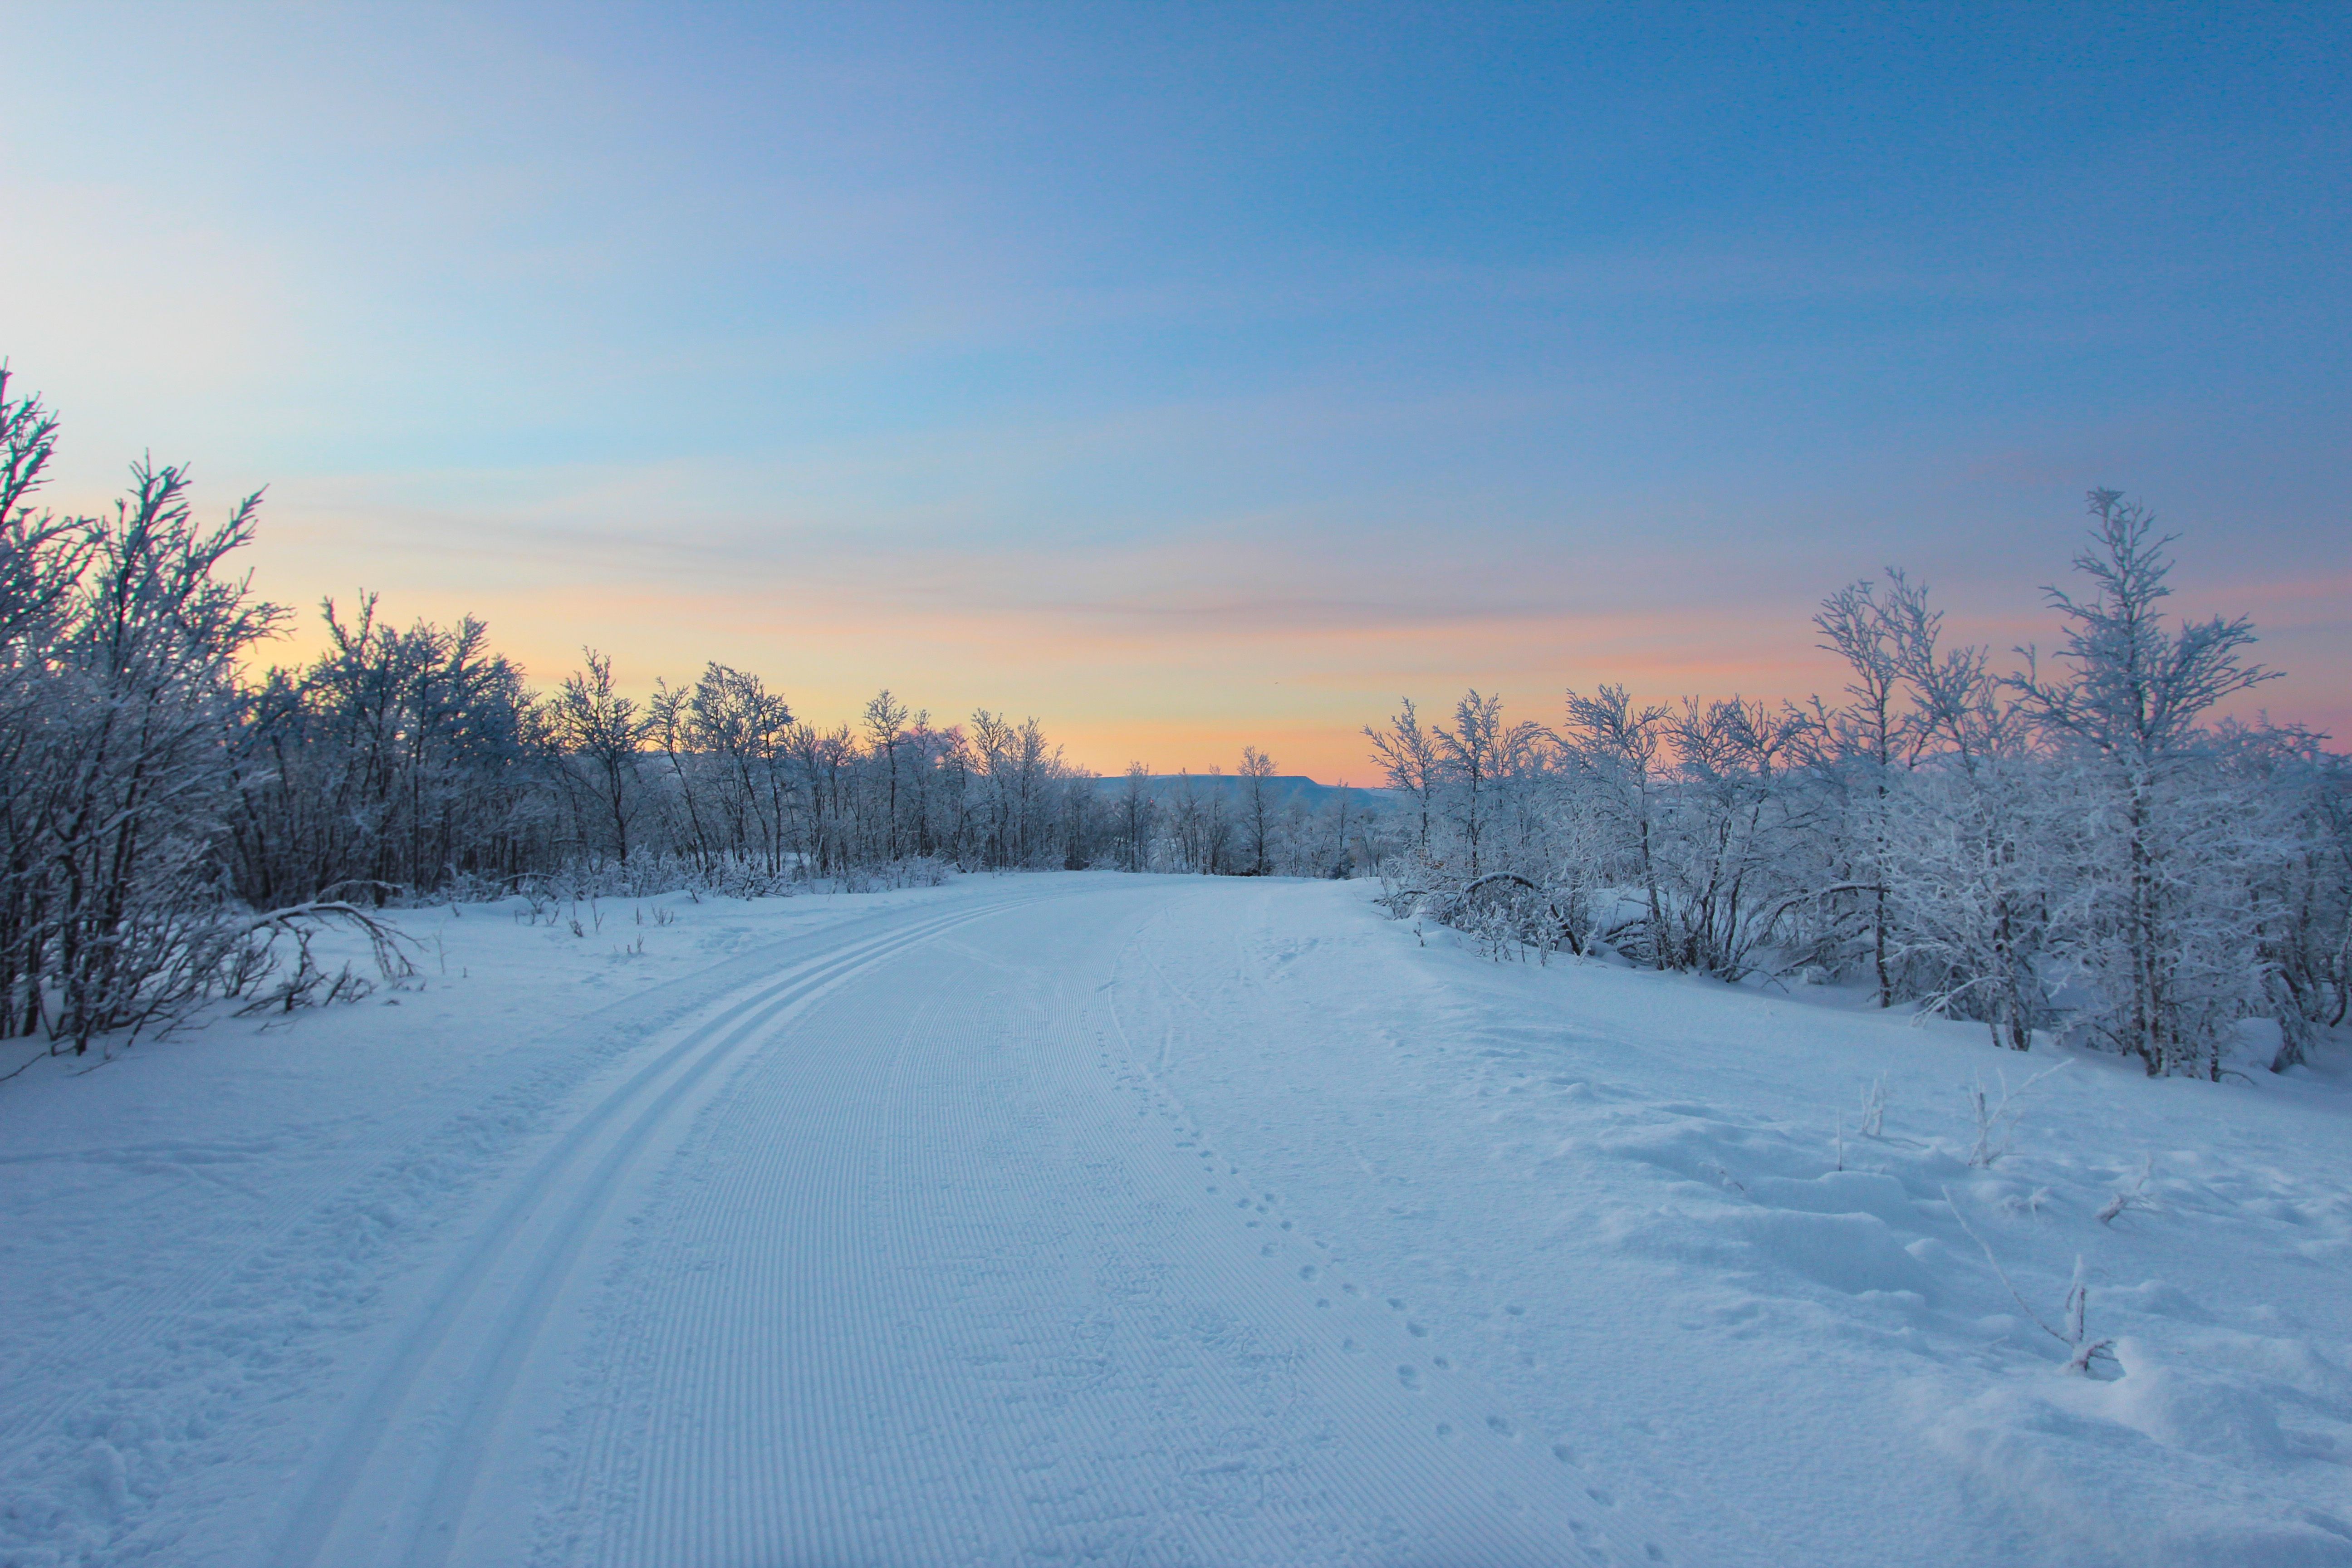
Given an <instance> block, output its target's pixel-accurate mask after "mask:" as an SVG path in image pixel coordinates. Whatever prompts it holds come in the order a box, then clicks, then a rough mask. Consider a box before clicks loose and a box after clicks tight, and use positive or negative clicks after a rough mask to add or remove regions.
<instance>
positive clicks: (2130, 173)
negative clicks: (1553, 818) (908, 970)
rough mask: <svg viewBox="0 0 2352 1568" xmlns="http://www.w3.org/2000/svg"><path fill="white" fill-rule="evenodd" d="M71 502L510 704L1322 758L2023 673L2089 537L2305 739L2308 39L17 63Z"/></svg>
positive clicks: (2318, 126) (1576, 27) (737, 51)
mask: <svg viewBox="0 0 2352 1568" xmlns="http://www.w3.org/2000/svg"><path fill="white" fill-rule="evenodd" d="M8 26H9V35H10V42H9V47H7V48H6V49H5V50H0V201H5V204H6V205H5V210H7V211H8V212H9V213H10V214H11V215H12V216H11V221H10V222H9V223H8V225H7V226H6V238H5V242H0V353H5V354H7V355H8V356H9V357H10V358H11V359H12V361H13V362H14V364H15V367H16V370H17V372H18V373H19V374H21V375H22V376H23V377H24V378H25V380H26V383H28V384H32V385H35V386H37V387H39V388H41V389H42V390H43V391H44V392H45V393H46V394H47V396H48V397H49V399H50V401H51V402H53V403H54V404H55V405H58V407H60V408H61V409H62V410H63V412H64V413H65V415H66V416H67V418H68V450H67V453H66V459H67V460H66V467H65V470H64V473H63V475H62V477H61V480H60V489H59V494H58V500H75V501H77V502H79V501H82V500H92V501H94V500H96V499H97V498H98V497H99V496H100V495H101V494H102V493H103V491H104V490H105V489H106V488H107V487H108V486H110V485H111V484H112V483H113V482H114V480H115V479H116V478H117V476H118V475H119V474H120V471H121V464H122V463H123V462H124V461H125V460H127V458H129V457H130V456H131V455H133V454H135V453H136V452H138V451H139V450H141V449H144V448H152V449H153V450H154V451H155V452H156V453H157V455H158V456H159V457H166V458H192V459H194V462H195V463H196V465H197V474H198V477H199V479H200V480H201V481H202V482H203V484H204V485H205V489H207V491H208V492H210V493H212V494H214V495H215V496H216V497H217V499H218V500H221V501H223V502H225V501H226V499H227V498H228V496H229V495H230V493H231V492H233V491H240V490H243V489H251V488H253V487H255V486H257V485H260V484H264V483H267V484H268V485H269V486H270V502H269V505H268V510H267V512H266V518H267V521H266V524H265V532H264V536H263V539H262V542H260V544H259V545H258V546H257V550H256V552H255V557H254V565H255V567H256V572H257V580H258V581H259V582H260V583H261V584H262V585H263V586H264V587H265V588H266V589H267V590H268V592H270V593H271V594H272V595H275V596H277V597H279V598H281V599H284V600H288V601H290V602H294V603H300V604H307V603H310V602H311V601H313V600H315V599H316V598H317V597H318V596H319V595H321V594H324V593H329V592H334V593H337V594H340V595H345V596H348V595H350V594H351V593H352V591H353V590H354V589H356V588H358V587H360V586H369V587H374V588H379V589H381V590H383V593H384V595H385V601H386V605H387V607H388V608H389V609H390V610H391V611H392V612H394V614H396V615H400V616H407V615H411V614H425V615H431V616H436V617H444V618H446V617H447V616H454V615H456V614H457V613H459V612H460V611H463V610H467V609H472V610H475V611H477V612H478V613H480V614H483V615H485V616H487V617H488V618H489V619H490V621H491V623H492V625H493V628H494V631H495V632H496V633H497V635H498V637H499V640H500V641H501V642H502V643H503V644H505V645H506V646H508V647H513V648H515V649H516V650H517V651H518V652H519V653H520V654H521V655H522V657H523V658H525V660H526V662H527V663H528V664H529V665H530V668H531V669H532V670H533V672H534V674H535V675H537V676H539V677H540V678H541V679H553V678H554V677H556V676H558V675H560V674H561V673H562V668H564V666H565V661H566V659H567V658H569V657H571V656H572V650H573V649H574V648H576V646H577V645H578V644H580V643H582V642H594V643H596V644H598V645H599V646H601V647H606V648H609V649H610V650H612V651H613V652H614V654H615V656H616V660H617V663H618V666H619V668H620V669H621V670H622V671H623V673H624V674H625V676H627V677H629V678H630V679H634V680H636V681H638V682H640V683H649V682H650V680H651V679H652V678H653V676H654V675H656V674H663V673H666V674H668V675H670V676H672V677H673V678H675V677H677V676H678V675H681V674H687V673H690V672H691V671H692V670H693V669H694V668H697V667H698V664H699V663H700V661H701V660H702V659H704V658H721V659H726V660H729V661H730V662H735V663H738V664H742V665H745V666H749V667H752V668H760V669H761V670H762V671H764V672H765V673H767V674H768V675H769V676H770V678H771V679H773V680H775V681H777V682H778V683H780V684H781V685H782V686H783V687H784V688H785V689H787V690H788V691H789V692H792V693H793V694H794V695H795V696H796V697H797V698H798V699H799V700H800V702H801V705H802V706H803V708H804V709H806V710H809V711H810V712H811V713H813V714H814V715H816V716H819V717H827V716H832V715H835V714H839V713H844V712H845V711H846V710H848V709H849V708H850V707H851V705H852V704H853V703H855V702H856V700H859V699H861V698H862V696H863V695H864V694H865V693H866V692H867V691H870V690H871V689H873V688H874V687H876V686H878V685H883V684H887V685H890V686H892V687H894V688H896V689H898V690H900V691H901V692H903V693H907V694H909V695H912V696H913V697H915V698H916V700H919V701H924V702H929V703H930V704H931V705H933V706H934V707H936V708H938V709H940V710H942V711H943V712H947V713H956V712H961V711H962V710H967V709H968V708H969V707H970V706H971V705H972V704H974V703H982V702H984V703H986V704H988V705H989V706H991V707H1009V708H1011V709H1013V710H1015V711H1016V712H1034V713H1036V714H1038V715H1039V716H1040V717H1042V718H1043V719H1045V721H1046V722H1047V724H1048V727H1049V729H1052V730H1053V731H1055V732H1056V733H1059V734H1062V735H1065V736H1066V737H1067V738H1068V739H1069V741H1070V742H1071V746H1072V750H1073V752H1075V753H1076V754H1077V755H1079V756H1080V757H1081V758H1082V759H1083V760H1085V761H1087V762H1090V763H1095V764H1096V765H1098V766H1102V767H1106V768H1113V767H1117V766H1119V765H1121V764H1123V763H1125V762H1126V761H1127V760H1128V759H1129V757H1140V758H1143V759H1145V760H1148V761H1150V762H1152V763H1155V765H1159V766H1161V767H1164V768H1172V767H1174V766H1177V765H1180V764H1181V765H1192V766H1194V767H1200V766H1205V765H1207V764H1209V763H1213V762H1220V761H1223V762H1228V763H1229V762H1230V753H1233V752H1237V751H1238V749H1239V746H1240V744H1241V743H1242V742H1244V741H1245V740H1255V741H1257V742H1260V743H1262V744H1267V745H1268V746H1269V747H1270V749H1272V750H1273V751H1274V752H1275V754H1276V757H1277V759H1279V760H1281V761H1283V762H1284V763H1285V765H1286V767H1288V766H1295V767H1297V768H1299V769H1300V770H1302V771H1311V772H1314V773H1318V774H1319V775H1321V776H1325V777H1331V776H1336V775H1338V774H1339V773H1349V774H1350V775H1352V776H1358V777H1361V776H1363V773H1364V768H1363V765H1362V763H1361V761H1360V743H1359V742H1356V741H1355V740H1354V739H1353V738H1352V737H1353V733H1354V729H1355V726H1356V725H1357V724H1358V723H1360V722H1361V721H1364V720H1366V719H1372V718H1377V717H1379V716H1380V715H1381V714H1382V713H1384V712H1386V711H1388V710H1389V709H1390V707H1391V706H1392V704H1393V699H1394V697H1395V696H1396V695H1397V694H1398V693H1399V692H1401V691H1410V692H1412V693H1414V694H1416V695H1419V696H1421V697H1422V698H1423V700H1425V701H1434V700H1439V699H1442V698H1446V697H1449V696H1450V695H1451V694H1452V693H1453V692H1454V691H1456V690H1458V689H1460V688H1461V687H1462V686H1464V685H1467V684H1476V685H1479V686H1481V687H1482V688H1495V687H1499V688H1501V689H1503V690H1504V691H1505V692H1506V693H1507V695H1508V696H1509V697H1510V698H1511V699H1512V700H1513V702H1514V704H1515V706H1516V707H1517V710H1519V711H1520V712H1522V713H1523V714H1525V715H1527V716H1532V717H1538V718H1548V717H1550V716H1552V715H1553V713H1554V712H1555V710H1556V709H1557V705H1558V699H1559V689H1560V688H1561V687H1563V686H1566V685H1570V684H1575V685H1585V686H1589V685H1590V684H1591V683H1592V682H1593V681H1595V680H1599V679H1612V678H1613V679H1626V680H1629V681H1630V682H1632V683H1633V685H1634V686H1635V687H1636V688H1637V689H1642V690H1644V691H1646V692H1648V693H1650V694H1653V695H1657V696H1664V697H1672V696H1679V695H1682V694H1684V693H1685V692H1695V691H1705V692H1709V693H1717V694H1719V693H1724V692H1727V691H1729V690H1731V689H1740V690H1743V691H1746V692H1748V693H1749V694H1755V695H1766V696H1783V695H1787V696H1801V695H1802V694H1803V693H1804V692H1805V691H1807V690H1809V689H1815V688H1823V689H1826V688H1827V687H1829V686H1832V685H1833V684H1834V675H1833V672H1832V670H1830V668H1828V666H1827V665H1826V664H1824V663H1823V662H1822V657H1821V656H1820V655H1819V654H1818V653H1816V652H1815V651H1814V650H1812V649H1811V646H1810V645H1811V637H1810V635H1809V632H1808V628H1807V626H1806V620H1807V616H1808V615H1809V614H1810V611H1811V605H1812V604H1813V602H1814V601H1815V600H1816V599H1818V598H1819V597H1820V595H1822V594H1823V593H1826V592H1828V591H1829V590H1830V589H1832V588H1834V587H1835V586H1836V585H1837V584H1839V583H1841V582H1843V581H1844V580H1846V579H1848V578H1850V577H1853V576H1858V575H1865V574H1871V573H1873V572H1874V570H1876V569H1877V568H1878V567H1880V566H1881V565H1883V564H1885V563H1890V562H1892V563H1899V564H1905V565H1907V566H1908V567H1909V568H1910V569H1911V570H1912V571H1913V572H1914V574H1915V575H1918V576H1923V577H1925V578H1927V580H1928V581H1930V582H1931V583H1933V584H1936V585H1937V589H1938V591H1939V594H1940V596H1941V597H1942V598H1943V599H1944V601H1945V602H1946V603H1947V605H1948V606H1949V607H1950V609H1951V611H1952V616H1953V623H1954V625H1955V627H1956V629H1958V630H1959V631H1961V632H1962V633H1963V634H1965V635H1969V636H1971V637H1978V638H1980V639H1982V640H1990V641H1993V642H1996V643H1998V644H2000V645H2001V646H2004V647H2006V646H2007V645H2008V644H2010V643H2011V642H2015V641H2019V640H2021V639H2024V638H2027V637H2041V638H2042V640H2043V641H2045V642H2047V641H2048V640H2049V638H2050V632H2049V630H2048V621H2047V617H2046V616H2044V615H2043V614H2042V612H2041V611H2040V609H2039V607H2038V594H2037V589H2038V587H2039V585H2040V584H2043V583H2046V582H2050V581H2053V580H2054V579H2055V578H2057V577H2058V576H2059V575H2060V574H2063V572H2064V570H2065V563H2066V559H2067V557H2068V556H2069V555H2070V554H2071V553H2072V551H2073V548H2074V541H2075V539H2076V538H2077V536H2078V532H2079V526H2080V497H2081V493H2082V492H2083V491H2084V489H2088V488H2090V487H2091V486H2093V485H2098V484H2105V485H2115V486H2117V487H2120V488H2123V489H2127V490H2129V491H2131V492H2132V493H2134V494H2135V495H2137V496H2138V497H2141V498H2143V499H2145V500H2147V501H2148V502H2149V503H2150V504H2151V505H2153V506H2154V507H2155V508H2156V509H2157V510H2158V512H2159V514H2160V515H2161V516H2162V517H2163V518H2164V519H2165V520H2166V521H2168V523H2169V524H2170V525H2171V526H2173V527H2175V528H2177V529H2178V530H2179V531H2181V532H2182V533H2183V534H2184V536H2185V537H2184V538H2183V540H2182V542H2181V544H2180V546H2179V554H2180V557H2181V563H2182V564H2181V569H2180V572H2179V578H2178V584H2179V590H2180V596H2179V601H2178V602H2179V605H2180V607H2181V608H2183V609H2184V610H2189V611H2198V612H2202V611H2210V610H2217V609H2218V610H2226V611H2231V612H2236V611H2246V612H2249V613H2252V615H2254V616H2255V617H2256V618H2257V621H2258V623H2259V624H2260V625H2261V626H2262V627H2263V630H2264V632H2265V643H2264V647H2263V653H2264V655H2265V657H2267V658H2270V659H2271V660H2272V661H2273V662H2274V663H2276V664H2279V665H2282V666H2284V668H2287V669H2288V670H2289V672H2290V679H2287V680H2285V681H2282V682H2278V683H2276V684H2274V685H2273V686H2272V687H2270V688H2268V689H2266V690H2265V692H2264V694H2263V696H2264V700H2266V701H2267V702H2268V703H2269V704H2270V706H2271V707H2272V709H2273V711H2274V712H2276V713H2278V714H2280V715H2281V716H2285V717H2294V718H2298V719H2305V720H2309V721H2316V722H2321V723H2324V724H2326V725H2329V726H2331V727H2334V728H2336V729H2337V730H2339V731H2343V730H2347V729H2352V697H2347V689H2352V679H2347V677H2352V595H2348V591H2352V551H2348V550H2347V543H2346V540H2347V536H2348V535H2352V528H2347V523H2352V500H2347V479H2352V456H2347V452H2352V444H2347V440H2346V434H2347V430H2352V417H2347V416H2352V374H2347V342H2352V330H2347V329H2352V319H2347V318H2352V303H2347V301H2352V288H2347V283H2352V278H2347V260H2346V257H2347V239H2352V222H2348V221H2347V174H2352V112H2347V100H2346V95H2347V88H2346V86H2345V83H2346V82H2347V79H2352V58H2347V57H2352V47H2347V46H2352V17H2347V14H2346V13H2345V11H2344V10H2343V9H2342V7H2341V6H2333V7H2321V6H2312V7H2306V8H2294V7H2263V6H2242V7H2228V8H2223V7H2187V6H2168V7H2147V8H2138V7H2126V6H2097V7H2091V6H2084V7H2065V6H2053V5H2034V6H2000V5H1970V6H1951V7H1934V8H1929V7H1838V6H1799V7H1779V8H1775V7H1748V6H1730V5H1723V6H1712V5H1710V6H1690V7H1672V8H1669V7H1624V6H1593V7H1566V6H1559V7H1535V6H1497V7H1483V8H1482V7H1465V6H1444V7H1440V6H1423V7H1401V6H1348V7H1341V6H1329V7H1322V6H1280V7H1244V6H1237V5H1220V6H1209V5H1197V6H1142V5H1134V6H1083V7H1082V6H1013V5H989V6H978V5H973V6H958V7H886V6H865V7H855V8H850V7H842V8H832V9H824V10H817V9H801V8H789V7H751V6H743V7H699V8H695V7H681V6H662V7H598V6H570V5H567V6H548V7H471V8H467V9H463V10H459V9H441V10H436V9H431V8H420V7H409V6H402V7H381V8H360V7H350V6H320V5H306V6H292V7H285V8H276V9H269V8H232V7H226V6H185V7H163V6H142V7H121V8H106V7H99V6H83V5H75V6H62V5H60V6H55V7H37V6H28V7H24V8H21V9H19V10H17V11H16V12H15V13H13V14H12V16H11V18H10V21H9V24H8Z"/></svg>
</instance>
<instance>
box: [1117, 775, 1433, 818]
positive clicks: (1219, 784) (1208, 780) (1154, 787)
mask: <svg viewBox="0 0 2352 1568" xmlns="http://www.w3.org/2000/svg"><path fill="white" fill-rule="evenodd" d="M1249 782H1250V781H1249V780H1247V779H1244V778H1242V777H1239V776H1238V775H1236V774H1234V773H1154V774H1152V775H1151V779H1150V784H1149V786H1148V787H1149V789H1150V795H1151V798H1152V799H1153V800H1155V801H1160V802H1166V801H1169V800H1172V799H1174V798H1175V797H1176V796H1177V795H1180V794H1181V793H1182V792H1183V789H1184V786H1185V785H1186V784H1190V785H1191V786H1192V792H1193V794H1194V795H1197V796H1199V797H1200V798H1202V799H1206V798H1208V797H1209V796H1210V795H1224V796H1225V797H1226V798H1227V799H1228V800H1232V799H1235V798H1238V797H1240V796H1242V795H1246V794H1247V793H1248V792H1247V789H1246V786H1247V784H1249ZM1265 785H1266V789H1267V790H1268V792H1269V793H1270V794H1271V795H1273V797H1274V803H1275V805H1277V806H1287V805H1290V804H1291V803H1292V802H1293V801H1297V802H1300V803H1301V804H1303V805H1306V806H1307V809H1308V810H1310V811H1318V810H1320V809H1322V808H1323V807H1324V806H1325V805H1328V804H1329V803H1330V802H1331V801H1332V800H1333V799H1335V798H1337V797H1338V795H1339V793H1340V791H1341V790H1342V788H1344V789H1345V790H1346V791H1347V794H1348V795H1349V798H1350V799H1351V800H1355V801H1358V802H1360V804H1362V805H1386V804H1388V802H1389V800H1390V798H1391V796H1392V795H1394V794H1395V792H1394V791H1393V790H1388V789H1367V788H1365V787H1364V786H1362V785H1360V784H1347V785H1340V784H1320V783H1318V782H1317V781H1316V780H1314V779H1311V778H1308V777H1307V775H1306V774H1305V773H1276V774H1275V775H1274V776H1273V777H1271V778H1269V779H1267V780H1266V781H1265ZM1095 787H1096V788H1097V789H1098V790H1100V791H1101V792H1102V793H1103V794H1105V795H1122V794H1124V793H1126V790H1127V775H1126V774H1124V773H1118V774H1114V775H1112V776H1110V777H1108V778H1102V779H1097V780H1096V781H1095Z"/></svg>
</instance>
